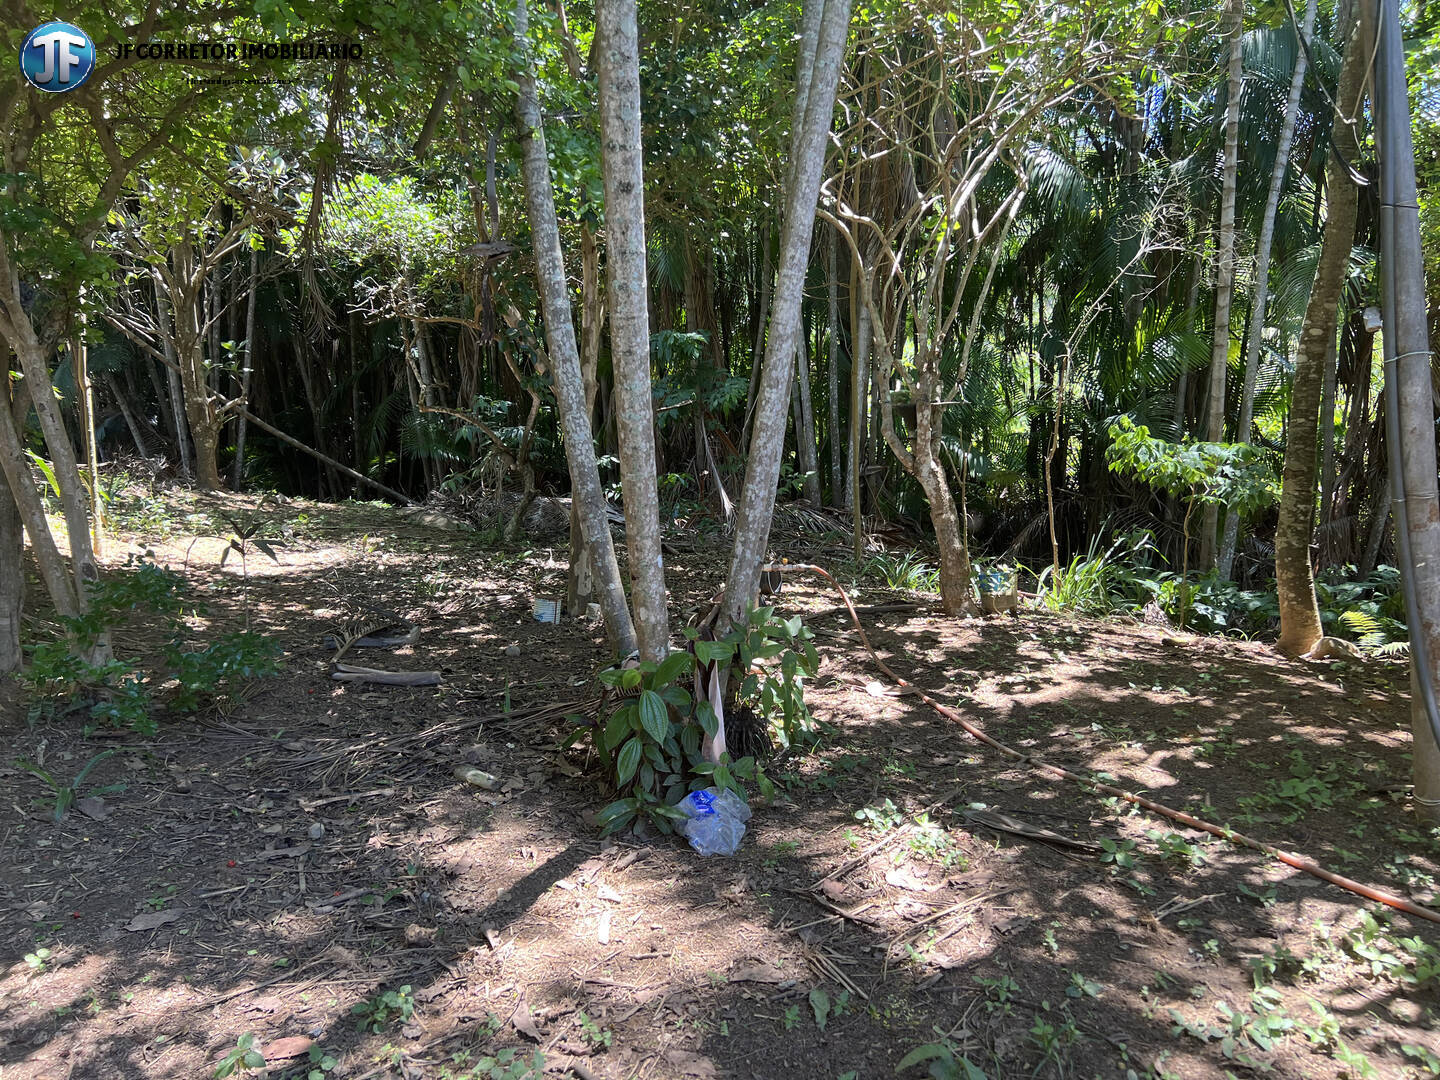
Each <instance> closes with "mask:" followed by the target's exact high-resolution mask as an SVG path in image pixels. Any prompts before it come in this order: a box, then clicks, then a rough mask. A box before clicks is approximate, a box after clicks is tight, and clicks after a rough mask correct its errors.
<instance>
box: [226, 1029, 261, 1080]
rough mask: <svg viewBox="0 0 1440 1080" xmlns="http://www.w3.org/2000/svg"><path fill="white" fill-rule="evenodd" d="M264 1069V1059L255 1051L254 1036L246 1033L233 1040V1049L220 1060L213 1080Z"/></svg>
mask: <svg viewBox="0 0 1440 1080" xmlns="http://www.w3.org/2000/svg"><path fill="white" fill-rule="evenodd" d="M264 1067H265V1057H264V1055H263V1054H261V1053H260V1051H259V1050H256V1049H255V1036H254V1035H252V1034H250V1033H249V1032H246V1033H245V1034H244V1035H241V1036H240V1038H238V1039H236V1040H235V1048H234V1049H233V1050H231V1051H230V1052H229V1053H228V1054H226V1055H225V1056H224V1057H223V1058H221V1059H220V1065H219V1066H218V1067H217V1068H216V1070H215V1080H225V1077H227V1076H234V1075H236V1074H237V1073H242V1072H249V1071H250V1070H251V1069H263V1068H264Z"/></svg>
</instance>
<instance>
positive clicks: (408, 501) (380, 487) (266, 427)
mask: <svg viewBox="0 0 1440 1080" xmlns="http://www.w3.org/2000/svg"><path fill="white" fill-rule="evenodd" d="M234 411H235V413H236V414H238V415H240V416H243V417H245V419H246V420H249V421H250V423H252V424H254V425H255V426H256V427H258V428H259V429H260V430H261V431H264V432H267V433H269V434H271V435H274V436H275V438H277V439H279V440H280V441H281V442H283V443H284V444H285V445H286V446H293V447H294V448H295V449H296V450H299V451H302V452H303V453H306V454H309V455H310V456H311V457H313V458H314V459H315V460H316V461H321V462H324V463H325V464H326V465H329V466H330V467H331V468H333V469H338V470H340V471H341V472H342V473H344V474H345V475H346V476H348V477H350V479H352V480H354V481H356V482H357V483H361V484H365V485H367V486H369V487H372V488H374V489H375V490H376V491H378V492H380V493H381V494H382V495H388V496H390V498H392V499H394V500H395V501H396V502H401V503H404V504H405V505H406V506H414V505H415V500H414V499H412V498H410V496H408V495H401V494H400V492H398V491H396V490H395V489H394V488H391V487H386V486H385V485H384V484H382V483H380V481H379V480H372V479H370V477H368V476H366V475H365V474H364V473H361V472H356V471H355V470H354V469H352V468H350V466H349V465H344V464H342V463H340V462H338V461H336V460H335V459H334V458H332V457H330V456H328V455H326V454H322V453H321V452H320V451H319V450H316V449H315V448H314V447H313V446H306V445H305V444H304V443H303V442H301V441H300V440H299V439H297V438H295V436H293V435H287V434H285V432H283V431H281V430H280V429H279V428H277V427H275V426H273V425H271V424H268V423H266V422H265V421H264V420H261V419H260V417H258V416H256V415H255V414H254V413H252V412H251V411H250V410H249V409H247V408H245V406H243V405H236V406H235V409H234Z"/></svg>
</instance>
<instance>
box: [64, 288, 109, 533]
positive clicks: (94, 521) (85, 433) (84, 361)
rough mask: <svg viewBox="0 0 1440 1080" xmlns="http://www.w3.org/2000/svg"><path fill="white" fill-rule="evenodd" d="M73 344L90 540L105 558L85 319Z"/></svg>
mask: <svg viewBox="0 0 1440 1080" xmlns="http://www.w3.org/2000/svg"><path fill="white" fill-rule="evenodd" d="M79 319H80V329H79V330H78V331H77V332H76V334H75V339H74V341H72V342H71V344H70V355H71V360H72V364H73V372H72V374H73V376H74V379H75V406H76V408H75V412H76V415H77V417H78V419H79V423H80V445H81V447H83V448H84V452H85V473H86V478H87V480H88V481H89V503H90V505H89V510H90V537H91V543H92V544H93V545H94V549H95V557H96V558H103V557H104V554H105V523H104V522H103V521H102V520H101V517H100V514H101V505H100V453H99V447H98V446H97V445H96V441H95V387H94V385H93V384H92V383H91V381H90V354H89V352H88V350H87V349H86V346H85V316H84V314H83V313H82V314H81V315H80V316H79Z"/></svg>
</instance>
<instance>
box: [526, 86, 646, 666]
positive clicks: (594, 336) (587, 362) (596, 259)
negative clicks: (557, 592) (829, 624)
mask: <svg viewBox="0 0 1440 1080" xmlns="http://www.w3.org/2000/svg"><path fill="white" fill-rule="evenodd" d="M522 89H523V87H522ZM545 175H546V179H547V180H548V178H549V172H548V170H547V172H546V174H545ZM552 202H553V200H552ZM567 300H568V298H567ZM604 323H605V304H604V300H603V294H602V292H601V289H600V249H599V245H597V244H596V243H595V231H594V230H593V229H591V228H590V223H589V222H588V221H582V222H581V223H580V381H581V383H582V385H583V387H584V391H585V423H586V425H587V426H588V428H589V430H590V431H591V432H592V435H591V440H590V441H591V453H590V457H591V459H592V460H593V459H594V457H595V453H594V436H593V431H594V427H593V425H594V423H595V395H596V392H597V391H598V389H599V386H598V370H599V367H600V330H601V327H603V326H604ZM552 359H553V346H552ZM557 362H558V361H557ZM557 378H558V376H557ZM599 476H600V473H599V469H598V468H597V469H596V473H595V477H596V483H599ZM602 490H603V489H602ZM611 550H612V552H613V550H614V545H613V544H612V545H611ZM615 580H616V581H617V582H618V581H619V580H620V578H619V573H618V571H617V573H616V577H615ZM597 588H598V587H597V585H596V582H595V564H594V561H593V559H592V556H591V551H590V545H589V544H588V543H586V542H585V532H584V530H583V529H582V528H581V522H580V500H579V498H578V496H577V495H576V494H575V485H574V483H573V482H572V483H571V499H570V571H569V573H568V574H567V575H566V583H565V610H566V611H568V612H570V614H571V615H572V616H573V615H579V614H580V613H582V612H583V611H585V609H586V608H587V607H589V605H590V604H592V603H597V602H598V600H597V596H598V593H597ZM621 598H622V599H623V598H624V590H623V589H622V590H621ZM602 610H603V609H602ZM629 611H630V609H629V608H628V607H627V608H626V609H625V612H626V615H627V616H628V615H629ZM632 630H633V626H632ZM632 647H633V646H632ZM626 651H627V652H628V651H629V650H626Z"/></svg>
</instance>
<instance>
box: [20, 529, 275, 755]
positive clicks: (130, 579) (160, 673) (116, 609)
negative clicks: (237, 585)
mask: <svg viewBox="0 0 1440 1080" xmlns="http://www.w3.org/2000/svg"><path fill="white" fill-rule="evenodd" d="M182 584H183V581H182V579H181V578H180V576H179V575H177V574H174V573H172V572H171V571H169V570H166V569H164V568H162V567H159V566H156V565H155V564H154V563H153V562H150V561H149V560H148V559H145V558H143V557H141V558H136V557H135V556H131V557H130V559H129V560H127V562H126V564H125V571H124V572H123V573H119V574H114V575H111V576H110V577H108V578H106V579H104V580H103V581H96V582H91V583H90V607H89V610H88V611H86V612H85V614H83V615H79V616H61V617H59V619H58V621H59V623H60V626H61V629H62V631H63V632H62V633H59V634H55V635H54V636H52V637H51V638H50V639H49V640H46V641H42V642H39V643H38V644H36V645H33V646H31V647H30V648H29V653H30V663H29V666H28V667H27V668H26V670H25V671H24V673H23V674H22V675H21V679H22V680H23V682H24V683H25V684H26V686H27V687H28V688H29V690H30V691H31V693H32V694H33V695H34V697H35V698H36V704H35V705H34V707H33V708H32V719H33V718H34V717H35V716H39V715H51V716H53V715H58V714H61V713H69V712H73V711H75V710H77V709H81V708H88V711H89V714H90V717H91V718H92V719H93V720H95V721H97V722H99V723H102V724H105V725H107V726H109V727H117V728H128V729H130V730H132V731H135V732H138V733H139V734H142V735H153V734H154V733H155V732H156V731H157V730H158V729H159V724H158V722H157V720H156V716H155V714H156V711H157V709H158V708H159V707H160V706H161V705H162V704H163V705H165V706H168V707H169V708H171V709H174V710H176V711H179V712H194V711H195V710H196V709H199V708H200V707H202V706H203V705H205V704H206V703H207V702H210V701H213V700H215V699H217V698H223V697H225V696H226V695H229V694H233V693H234V692H235V691H236V690H237V689H238V688H239V686H240V685H241V683H243V682H244V681H246V680H249V679H253V678H259V677H261V676H266V675H273V674H275V673H276V672H277V671H279V662H278V657H279V655H280V647H279V645H278V644H277V643H276V642H274V641H271V640H270V639H268V638H266V637H263V636H262V635H259V634H254V633H251V632H249V631H246V632H244V633H239V634H228V635H226V636H224V637H221V638H219V639H218V640H216V641H214V642H212V643H211V644H210V645H207V646H205V647H203V648H198V649H197V648H191V647H188V644H187V641H186V628H185V624H184V623H183V622H182V621H181V618H180V614H181V612H182V610H183V609H184V607H185V604H184V602H183V601H182V600H181V598H180V597H181V588H180V587H181V585H182ZM192 607H193V604H192ZM141 612H148V613H150V614H152V615H155V616H158V617H159V618H160V619H161V620H162V623H163V625H164V633H165V634H166V636H167V638H168V640H167V642H166V644H165V645H164V647H163V650H162V657H163V661H164V663H163V665H162V666H156V667H152V668H150V669H148V670H147V669H146V668H145V667H144V666H142V664H141V662H140V661H139V660H126V659H120V658H112V659H110V660H108V661H107V662H105V663H101V664H95V663H91V662H89V661H87V660H86V659H84V657H85V655H86V654H87V653H89V652H90V651H91V650H93V648H94V647H95V645H96V644H97V643H98V642H99V641H100V639H101V638H102V637H103V636H104V635H105V634H107V633H109V632H110V631H111V630H114V629H116V628H117V627H120V626H123V625H124V624H125V623H126V622H127V621H128V620H129V618H130V617H131V616H133V615H135V614H137V613H141ZM171 680H173V681H174V684H175V685H174V687H173V689H172V690H171V692H170V695H169V698H168V700H165V701H163V702H162V701H160V700H159V699H158V698H157V690H158V688H159V687H160V686H161V685H163V684H167V683H169V682H170V681H171Z"/></svg>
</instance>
